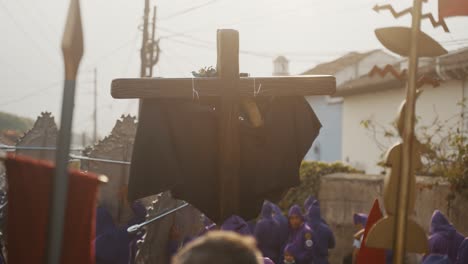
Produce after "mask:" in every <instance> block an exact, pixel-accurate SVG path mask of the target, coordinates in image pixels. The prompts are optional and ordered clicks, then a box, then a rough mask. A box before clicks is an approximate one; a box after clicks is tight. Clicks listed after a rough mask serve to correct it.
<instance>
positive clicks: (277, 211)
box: [266, 201, 289, 253]
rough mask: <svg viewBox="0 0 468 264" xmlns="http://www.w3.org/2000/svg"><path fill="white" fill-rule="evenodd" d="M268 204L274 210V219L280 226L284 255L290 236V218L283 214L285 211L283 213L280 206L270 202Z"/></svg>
mask: <svg viewBox="0 0 468 264" xmlns="http://www.w3.org/2000/svg"><path fill="white" fill-rule="evenodd" d="M266 203H268V204H270V206H271V209H272V210H273V219H274V220H275V221H276V222H278V224H279V239H280V241H281V253H282V252H283V248H284V247H285V246H286V242H287V241H288V234H289V222H288V218H287V217H286V216H285V215H284V214H283V211H281V208H279V206H278V205H276V204H275V203H272V202H270V201H266Z"/></svg>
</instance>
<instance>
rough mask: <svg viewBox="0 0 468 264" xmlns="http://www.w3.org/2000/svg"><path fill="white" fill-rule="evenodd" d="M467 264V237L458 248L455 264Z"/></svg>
mask: <svg viewBox="0 0 468 264" xmlns="http://www.w3.org/2000/svg"><path fill="white" fill-rule="evenodd" d="M464 263H468V237H467V238H465V239H464V240H463V242H462V243H461V245H460V248H458V256H457V262H455V264H464Z"/></svg>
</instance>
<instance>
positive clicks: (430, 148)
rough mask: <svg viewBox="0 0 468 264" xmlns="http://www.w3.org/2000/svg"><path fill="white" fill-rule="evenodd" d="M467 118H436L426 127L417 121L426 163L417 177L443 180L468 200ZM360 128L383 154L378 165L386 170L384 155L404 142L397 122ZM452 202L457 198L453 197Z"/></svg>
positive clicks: (366, 123) (369, 123)
mask: <svg viewBox="0 0 468 264" xmlns="http://www.w3.org/2000/svg"><path fill="white" fill-rule="evenodd" d="M460 104H464V102H461V103H460ZM465 116H466V114H465V113H460V114H456V115H454V116H452V117H450V118H447V119H445V120H443V119H440V118H439V117H438V116H437V115H436V116H435V118H434V119H433V120H432V121H431V122H430V123H426V124H424V125H422V124H419V123H421V121H426V120H421V118H420V117H417V121H416V128H415V135H416V138H417V139H418V141H419V142H420V143H421V157H422V162H423V167H422V168H421V170H419V171H417V174H418V175H423V176H435V177H444V178H446V179H447V180H448V181H449V182H450V183H451V184H452V189H453V190H455V191H456V193H459V194H462V195H463V196H464V197H467V198H468V131H466V128H465V127H466V122H467V121H468V120H466V117H465ZM361 126H362V127H364V128H365V129H366V130H367V132H368V133H369V136H370V137H371V138H372V139H373V140H374V142H375V143H376V145H377V147H378V148H379V149H380V150H381V151H382V152H381V156H380V158H381V161H380V162H379V163H378V165H380V166H382V168H383V159H384V157H385V153H386V152H387V150H388V149H389V148H390V146H391V145H392V144H394V143H395V142H398V141H401V138H400V137H399V136H398V133H397V130H396V124H395V122H393V123H391V124H388V125H382V124H379V123H378V122H377V121H375V120H371V119H368V120H363V121H361ZM382 173H384V170H382ZM449 198H454V194H452V195H450V197H449Z"/></svg>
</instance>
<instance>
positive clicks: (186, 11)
mask: <svg viewBox="0 0 468 264" xmlns="http://www.w3.org/2000/svg"><path fill="white" fill-rule="evenodd" d="M218 1H219V0H211V1H208V2H205V3H203V4H199V5H195V6H192V7H189V8H187V9H183V10H181V11H178V12H175V13H173V14H171V15H168V16H166V17H163V18H162V20H167V19H171V18H176V17H179V16H181V15H185V14H187V13H190V12H192V11H195V10H197V9H200V8H203V7H206V6H209V5H211V4H214V3H216V2H218Z"/></svg>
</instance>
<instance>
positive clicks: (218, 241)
mask: <svg viewBox="0 0 468 264" xmlns="http://www.w3.org/2000/svg"><path fill="white" fill-rule="evenodd" d="M210 263H213V264H214V263H216V264H239V263H243V264H262V263H263V260H262V255H261V253H260V251H259V250H258V249H257V247H256V245H255V240H254V239H253V238H251V237H246V236H241V235H238V234H236V233H234V232H228V231H211V232H209V233H208V234H207V235H205V236H203V237H200V238H198V239H196V240H194V241H193V242H191V243H189V244H188V245H187V246H186V247H184V248H183V249H182V250H181V251H179V253H177V254H176V255H175V256H174V258H173V259H172V264H210Z"/></svg>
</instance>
